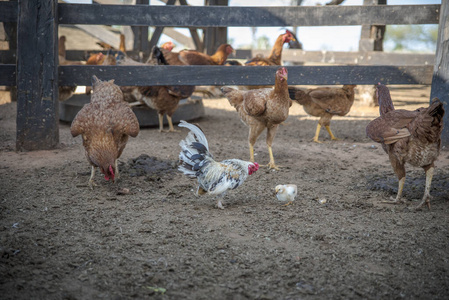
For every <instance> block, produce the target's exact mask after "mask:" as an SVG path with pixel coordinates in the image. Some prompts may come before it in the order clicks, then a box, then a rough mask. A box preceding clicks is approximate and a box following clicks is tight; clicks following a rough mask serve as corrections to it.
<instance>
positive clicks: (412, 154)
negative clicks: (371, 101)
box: [366, 84, 444, 208]
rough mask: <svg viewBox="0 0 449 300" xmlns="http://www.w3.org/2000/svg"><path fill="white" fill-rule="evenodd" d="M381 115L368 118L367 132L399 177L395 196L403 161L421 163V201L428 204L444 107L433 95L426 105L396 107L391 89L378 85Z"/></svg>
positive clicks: (402, 174) (401, 187) (398, 197)
mask: <svg viewBox="0 0 449 300" xmlns="http://www.w3.org/2000/svg"><path fill="white" fill-rule="evenodd" d="M377 94H378V99H379V112H380V117H378V118H376V119H374V120H373V121H371V122H370V123H369V124H368V126H367V127H366V133H367V135H368V137H370V138H371V139H372V140H373V141H375V142H378V143H381V144H382V148H383V149H384V151H385V152H386V153H387V154H388V157H389V159H390V163H391V165H392V167H393V170H394V172H395V173H396V175H397V177H398V179H399V188H398V194H397V197H396V200H395V201H393V202H394V203H397V202H399V201H400V199H401V195H402V189H403V186H404V181H405V164H406V163H409V164H411V165H413V166H417V167H422V168H423V169H424V170H425V171H426V189H425V192H424V197H423V200H422V202H421V203H420V204H419V205H418V207H421V206H422V205H423V204H424V203H425V204H426V205H427V206H428V207H429V208H430V194H429V190H430V184H431V181H432V175H433V167H434V162H435V160H436V159H437V158H438V155H439V153H440V146H441V132H442V130H443V116H444V107H443V103H441V102H440V101H439V100H438V99H434V100H433V101H432V103H431V104H430V105H429V107H426V108H423V107H422V108H419V109H417V110H415V111H408V110H399V109H398V110H396V109H395V108H394V105H393V102H392V101H391V97H390V92H389V90H388V88H387V87H386V86H384V85H381V84H379V85H378V86H377Z"/></svg>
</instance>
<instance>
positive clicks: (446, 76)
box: [430, 1, 449, 146]
mask: <svg viewBox="0 0 449 300" xmlns="http://www.w3.org/2000/svg"><path fill="white" fill-rule="evenodd" d="M434 97H438V98H439V99H440V100H441V102H443V103H444V109H445V110H446V113H445V114H444V118H443V121H444V128H443V133H442V136H441V140H442V144H443V146H449V3H448V1H441V11H440V25H439V27H438V41H437V52H436V55H435V66H434V69H433V77H432V89H431V92H430V99H431V100H432V99H433V98H434Z"/></svg>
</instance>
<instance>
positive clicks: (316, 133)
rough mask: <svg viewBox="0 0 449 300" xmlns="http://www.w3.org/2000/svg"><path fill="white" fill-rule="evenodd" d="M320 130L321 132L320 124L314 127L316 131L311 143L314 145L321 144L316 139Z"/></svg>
mask: <svg viewBox="0 0 449 300" xmlns="http://www.w3.org/2000/svg"><path fill="white" fill-rule="evenodd" d="M320 130H321V124H320V123H318V125H317V126H316V131H315V136H314V137H313V141H314V142H315V143H320V144H321V142H320V141H319V140H318V137H319V136H320Z"/></svg>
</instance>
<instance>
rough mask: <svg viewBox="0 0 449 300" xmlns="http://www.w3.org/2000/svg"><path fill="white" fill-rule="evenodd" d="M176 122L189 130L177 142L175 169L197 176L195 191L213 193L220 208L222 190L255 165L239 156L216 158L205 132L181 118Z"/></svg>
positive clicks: (238, 181) (234, 184)
mask: <svg viewBox="0 0 449 300" xmlns="http://www.w3.org/2000/svg"><path fill="white" fill-rule="evenodd" d="M179 126H180V127H185V128H188V129H189V130H190V132H189V133H188V134H187V137H186V138H185V139H184V140H182V141H181V142H180V143H179V145H180V146H181V152H180V153H179V160H180V166H179V168H178V170H179V171H181V172H183V173H184V174H185V175H187V176H190V177H193V178H197V180H198V188H197V191H196V194H197V195H203V194H211V195H217V197H218V200H217V206H218V207H219V208H221V209H223V208H224V207H223V204H222V200H223V197H224V196H225V194H226V192H227V191H228V190H233V189H236V188H238V187H239V186H240V185H242V184H243V182H244V181H245V180H246V178H247V177H248V175H251V174H253V173H254V172H256V171H257V170H258V169H259V165H258V164H257V163H256V162H248V161H243V160H239V159H227V160H223V161H221V162H217V161H215V160H214V158H213V156H212V154H211V153H210V152H209V145H208V142H207V139H206V136H205V135H204V133H203V131H202V130H201V129H200V128H199V127H197V126H195V125H193V124H189V123H187V122H185V121H181V122H180V124H179Z"/></svg>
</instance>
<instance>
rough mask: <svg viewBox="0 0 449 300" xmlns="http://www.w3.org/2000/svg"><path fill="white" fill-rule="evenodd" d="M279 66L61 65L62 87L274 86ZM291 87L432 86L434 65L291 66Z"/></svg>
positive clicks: (289, 69) (60, 79) (60, 81)
mask: <svg viewBox="0 0 449 300" xmlns="http://www.w3.org/2000/svg"><path fill="white" fill-rule="evenodd" d="M277 69H278V67H277V66H269V67H243V66H230V67H223V66H60V67H59V85H91V77H92V75H96V76H98V78H100V79H102V80H110V79H115V82H116V83H117V84H118V85H134V86H146V85H264V84H266V85H272V84H274V74H275V72H276V70H277ZM287 69H288V72H289V74H288V83H289V84H292V85H312V84H313V85H317V84H326V85H338V84H376V83H377V82H381V83H384V84H431V79H432V72H433V66H404V67H396V66H289V67H287Z"/></svg>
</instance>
